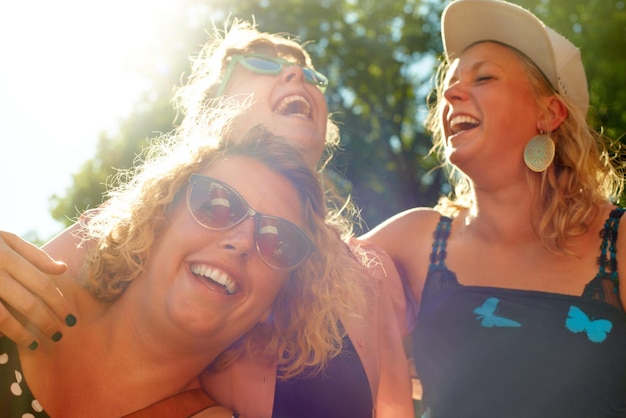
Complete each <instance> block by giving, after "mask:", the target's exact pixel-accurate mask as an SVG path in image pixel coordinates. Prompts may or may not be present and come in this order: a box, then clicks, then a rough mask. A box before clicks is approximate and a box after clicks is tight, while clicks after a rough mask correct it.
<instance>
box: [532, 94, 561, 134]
mask: <svg viewBox="0 0 626 418" xmlns="http://www.w3.org/2000/svg"><path fill="white" fill-rule="evenodd" d="M547 100H548V103H547V105H546V113H545V114H544V115H543V116H542V118H541V119H540V121H539V123H540V125H539V126H538V129H539V130H543V131H547V132H553V131H556V130H557V129H558V127H559V126H561V123H563V121H564V120H565V118H566V117H567V113H568V112H567V107H566V106H565V104H563V102H562V101H561V100H559V99H558V98H557V97H556V96H552V97H550V98H548V99H547Z"/></svg>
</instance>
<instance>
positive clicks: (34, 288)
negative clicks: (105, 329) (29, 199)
mask: <svg viewBox="0 0 626 418" xmlns="http://www.w3.org/2000/svg"><path fill="white" fill-rule="evenodd" d="M65 269H66V266H65V265H64V264H63V263H57V262H56V261H55V260H53V259H52V258H51V257H50V256H48V254H46V253H45V252H44V251H42V250H41V249H39V248H37V247H36V246H34V245H32V244H30V243H28V242H26V241H24V240H22V239H21V238H19V237H17V236H16V235H14V234H11V233H8V232H2V231H0V300H1V302H0V333H3V334H5V335H6V336H7V337H9V338H11V339H13V340H14V341H15V342H17V343H18V344H23V345H26V346H29V345H30V344H32V343H33V342H37V341H38V338H39V337H38V334H39V335H43V337H44V338H50V339H53V341H54V340H56V341H58V340H59V339H60V337H61V336H62V333H63V329H64V328H65V327H66V326H73V325H74V324H75V323H76V317H75V316H74V315H72V313H71V309H70V306H69V304H68V302H67V301H66V300H65V298H64V297H63V295H62V293H61V292H60V291H59V289H58V288H57V287H56V286H55V285H54V283H53V282H52V281H51V280H50V278H49V277H48V276H47V275H46V274H45V273H48V274H61V273H63V272H64V271H65ZM26 324H30V325H32V326H28V327H27V326H26Z"/></svg>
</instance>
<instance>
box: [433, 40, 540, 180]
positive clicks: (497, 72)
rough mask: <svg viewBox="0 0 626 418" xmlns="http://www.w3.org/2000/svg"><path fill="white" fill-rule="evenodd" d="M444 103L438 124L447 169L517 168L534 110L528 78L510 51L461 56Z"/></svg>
mask: <svg viewBox="0 0 626 418" xmlns="http://www.w3.org/2000/svg"><path fill="white" fill-rule="evenodd" d="M444 97H445V108H444V112H443V121H442V122H443V128H444V132H445V138H446V148H447V155H448V157H449V159H450V162H451V163H452V164H454V165H456V166H458V167H459V168H461V169H462V170H463V171H466V168H467V167H470V166H471V165H472V164H474V163H477V164H478V165H477V166H476V167H478V168H480V167H481V166H482V167H484V166H485V164H487V163H489V164H490V165H492V164H493V162H494V161H496V160H497V161H502V162H503V163H505V164H512V165H514V166H518V167H520V168H522V167H523V166H522V164H523V158H522V154H523V149H524V146H525V145H526V143H527V142H528V140H529V139H530V138H532V137H533V136H535V135H536V134H537V130H538V117H539V109H538V106H537V104H536V100H535V98H534V95H533V91H532V87H531V83H530V80H529V76H528V74H527V73H526V70H525V69H524V66H523V65H522V63H521V61H520V58H519V57H518V56H517V55H516V54H515V53H514V52H513V51H512V50H511V49H509V48H507V47H505V46H503V45H500V44H497V43H493V42H482V43H479V44H475V45H474V46H471V47H470V48H468V49H467V50H465V51H464V52H463V53H462V54H461V55H460V57H459V58H457V59H456V60H455V61H453V63H452V65H451V67H450V70H449V72H448V76H447V79H446V83H445V89H444ZM466 172H467V171H466Z"/></svg>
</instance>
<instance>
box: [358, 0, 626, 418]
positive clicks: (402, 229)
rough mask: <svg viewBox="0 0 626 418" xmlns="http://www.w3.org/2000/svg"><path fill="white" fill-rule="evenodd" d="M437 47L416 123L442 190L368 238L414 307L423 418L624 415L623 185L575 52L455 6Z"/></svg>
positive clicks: (511, 15) (488, 10) (502, 13)
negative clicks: (434, 75) (425, 133)
mask: <svg viewBox="0 0 626 418" xmlns="http://www.w3.org/2000/svg"><path fill="white" fill-rule="evenodd" d="M442 37H443V43H444V49H445V57H446V62H445V63H443V69H442V71H441V78H440V81H439V86H438V89H437V103H436V104H435V105H434V106H433V108H432V109H431V112H430V115H429V119H428V126H429V128H430V129H431V130H432V132H433V135H434V150H436V151H437V152H439V153H440V154H441V155H442V156H443V157H444V159H445V163H446V166H447V167H448V168H449V169H450V170H451V174H450V180H451V182H452V185H453V187H454V189H453V190H454V193H453V194H452V196H451V197H450V198H447V199H443V200H442V201H441V202H440V204H439V205H438V207H437V208H436V210H430V209H414V210H409V211H407V212H405V213H402V214H399V215H398V216H396V217H395V218H392V219H391V220H389V221H388V222H386V223H385V224H383V225H382V226H380V227H379V228H377V229H376V230H375V231H373V232H372V233H370V234H369V235H368V236H367V238H369V239H371V240H373V241H374V242H375V243H377V244H379V245H380V246H382V247H383V248H385V250H387V251H388V253H389V254H390V255H391V256H392V258H393V259H394V260H395V262H396V265H397V266H398V268H399V270H400V271H401V272H404V273H405V274H406V277H407V279H408V280H409V281H410V284H411V287H412V290H413V293H414V296H415V297H416V298H417V300H418V301H419V302H420V310H419V314H418V318H417V325H416V329H415V331H414V344H413V352H414V361H415V364H416V368H417V373H418V376H419V378H420V379H421V382H422V386H423V391H424V392H423V406H424V409H425V410H426V411H427V412H426V415H425V416H431V417H434V418H441V417H550V418H554V417H567V418H572V417H581V418H582V417H585V418H588V417H624V416H626V314H625V313H624V309H623V306H624V305H625V303H626V286H624V285H622V286H619V285H618V278H619V276H620V272H621V270H622V269H623V268H624V267H623V266H626V252H625V251H624V250H623V249H624V248H626V231H621V230H623V229H624V228H626V226H624V225H623V224H621V226H620V217H621V215H622V213H623V210H622V209H621V208H617V207H616V206H615V205H614V203H612V199H613V198H615V197H616V196H618V195H619V192H620V191H621V190H622V186H623V178H622V176H621V173H620V172H619V171H618V169H617V167H616V164H614V163H612V161H611V158H610V157H609V152H608V150H607V147H608V146H610V145H609V144H608V141H607V139H606V138H603V137H602V136H600V135H599V134H598V133H596V132H594V131H593V130H592V129H591V128H590V127H589V126H588V124H587V122H586V115H587V110H588V107H589V96H588V93H587V81H586V77H585V72H584V68H583V64H582V61H581V56H580V52H579V50H578V49H577V48H576V47H575V46H574V45H573V44H572V43H570V42H569V41H568V40H567V39H565V38H564V37H563V36H561V35H559V34H558V33H556V32H555V31H554V30H552V29H550V28H549V27H547V26H545V25H544V24H543V23H542V22H541V21H540V20H539V19H537V18H536V17H535V16H534V15H533V14H532V13H530V12H529V11H527V10H526V9H524V8H522V7H519V6H517V5H514V4H511V3H507V2H504V1H499V0H457V1H454V2H452V3H451V4H450V5H449V6H448V7H447V8H446V10H445V11H444V14H443V18H442ZM433 233H434V236H433ZM618 233H619V234H618ZM411 243H412V244H411Z"/></svg>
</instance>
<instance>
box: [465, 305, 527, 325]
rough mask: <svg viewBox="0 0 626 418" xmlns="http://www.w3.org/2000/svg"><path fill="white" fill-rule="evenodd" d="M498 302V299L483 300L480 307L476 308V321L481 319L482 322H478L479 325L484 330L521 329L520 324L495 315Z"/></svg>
mask: <svg viewBox="0 0 626 418" xmlns="http://www.w3.org/2000/svg"><path fill="white" fill-rule="evenodd" d="M499 302H500V299H498V298H488V299H487V300H485V302H484V303H483V304H482V306H479V307H478V308H476V309H474V313H475V314H476V315H478V317H477V318H476V319H482V321H481V322H480V325H482V326H483V327H485V328H493V327H511V328H516V327H521V326H522V324H520V323H519V322H517V321H514V320H512V319H509V318H505V317H503V316H498V315H495V312H496V310H497V308H498V303H499Z"/></svg>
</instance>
